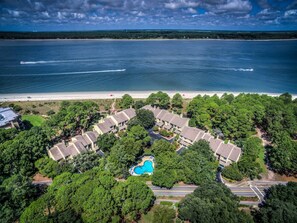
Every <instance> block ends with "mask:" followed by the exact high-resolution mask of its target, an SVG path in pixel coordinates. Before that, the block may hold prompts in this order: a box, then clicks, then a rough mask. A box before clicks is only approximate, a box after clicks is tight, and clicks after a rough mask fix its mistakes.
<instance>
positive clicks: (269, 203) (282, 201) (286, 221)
mask: <svg viewBox="0 0 297 223" xmlns="http://www.w3.org/2000/svg"><path fill="white" fill-rule="evenodd" d="M296 210H297V183H294V182H288V184H287V185H280V184H279V185H275V186H272V187H270V188H269V189H268V191H267V192H266V197H265V201H264V204H263V205H261V206H260V210H259V211H257V212H255V221H256V222H261V223H270V222H271V223H272V222H277V223H294V222H297V212H296Z"/></svg>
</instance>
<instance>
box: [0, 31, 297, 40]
mask: <svg viewBox="0 0 297 223" xmlns="http://www.w3.org/2000/svg"><path fill="white" fill-rule="evenodd" d="M0 39H246V40H264V39H297V31H287V32H248V31H240V32H239V31H184V30H183V31H180V30H116V31H85V32H0Z"/></svg>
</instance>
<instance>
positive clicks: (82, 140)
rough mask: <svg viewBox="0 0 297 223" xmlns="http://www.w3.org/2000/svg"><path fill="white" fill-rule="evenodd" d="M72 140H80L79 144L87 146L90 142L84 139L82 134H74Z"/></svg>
mask: <svg viewBox="0 0 297 223" xmlns="http://www.w3.org/2000/svg"><path fill="white" fill-rule="evenodd" d="M72 140H73V141H77V142H80V143H81V144H83V146H87V145H89V144H90V143H88V142H87V141H86V140H85V138H84V137H83V136H82V135H76V136H74V137H72Z"/></svg>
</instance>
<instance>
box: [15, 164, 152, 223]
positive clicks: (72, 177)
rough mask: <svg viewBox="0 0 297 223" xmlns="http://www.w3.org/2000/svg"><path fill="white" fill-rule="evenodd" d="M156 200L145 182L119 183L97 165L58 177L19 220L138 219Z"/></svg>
mask: <svg viewBox="0 0 297 223" xmlns="http://www.w3.org/2000/svg"><path fill="white" fill-rule="evenodd" d="M153 201H154V195H153V192H152V191H151V190H150V188H149V187H148V186H147V185H146V184H145V183H144V182H141V181H137V180H135V179H134V180H133V179H131V180H130V179H129V180H128V181H126V182H117V181H116V180H115V179H114V178H113V176H111V175H110V174H109V173H107V172H102V171H99V170H98V169H97V168H94V169H92V170H90V171H87V172H85V173H83V174H70V173H63V174H61V175H59V176H57V177H56V178H55V179H54V181H53V183H52V185H51V186H50V187H49V188H48V191H47V192H46V193H45V194H44V195H43V196H41V197H40V198H39V199H37V200H36V201H34V202H32V203H31V204H30V206H29V207H27V208H26V210H25V211H24V212H23V214H22V216H21V218H20V222H21V223H23V222H24V223H27V222H45V223H47V222H102V223H104V222H106V223H107V222H122V221H124V220H129V221H135V220H137V219H138V218H139V216H140V214H142V213H145V212H146V211H147V210H148V209H149V208H150V206H151V205H152V204H153Z"/></svg>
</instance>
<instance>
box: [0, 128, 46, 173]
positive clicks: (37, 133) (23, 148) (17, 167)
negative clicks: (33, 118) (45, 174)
mask: <svg viewBox="0 0 297 223" xmlns="http://www.w3.org/2000/svg"><path fill="white" fill-rule="evenodd" d="M48 147H49V141H48V140H47V136H46V135H45V132H44V131H43V130H42V129H41V128H39V127H33V128H31V129H30V130H28V131H22V132H20V133H19V134H18V135H17V136H16V137H15V138H14V139H12V140H8V141H5V142H4V143H2V144H0V175H1V176H10V175H13V174H22V175H25V176H31V175H33V173H34V172H35V170H36V169H35V166H34V163H35V161H36V160H38V159H39V158H41V157H43V156H44V155H45V154H46V148H48Z"/></svg>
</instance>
